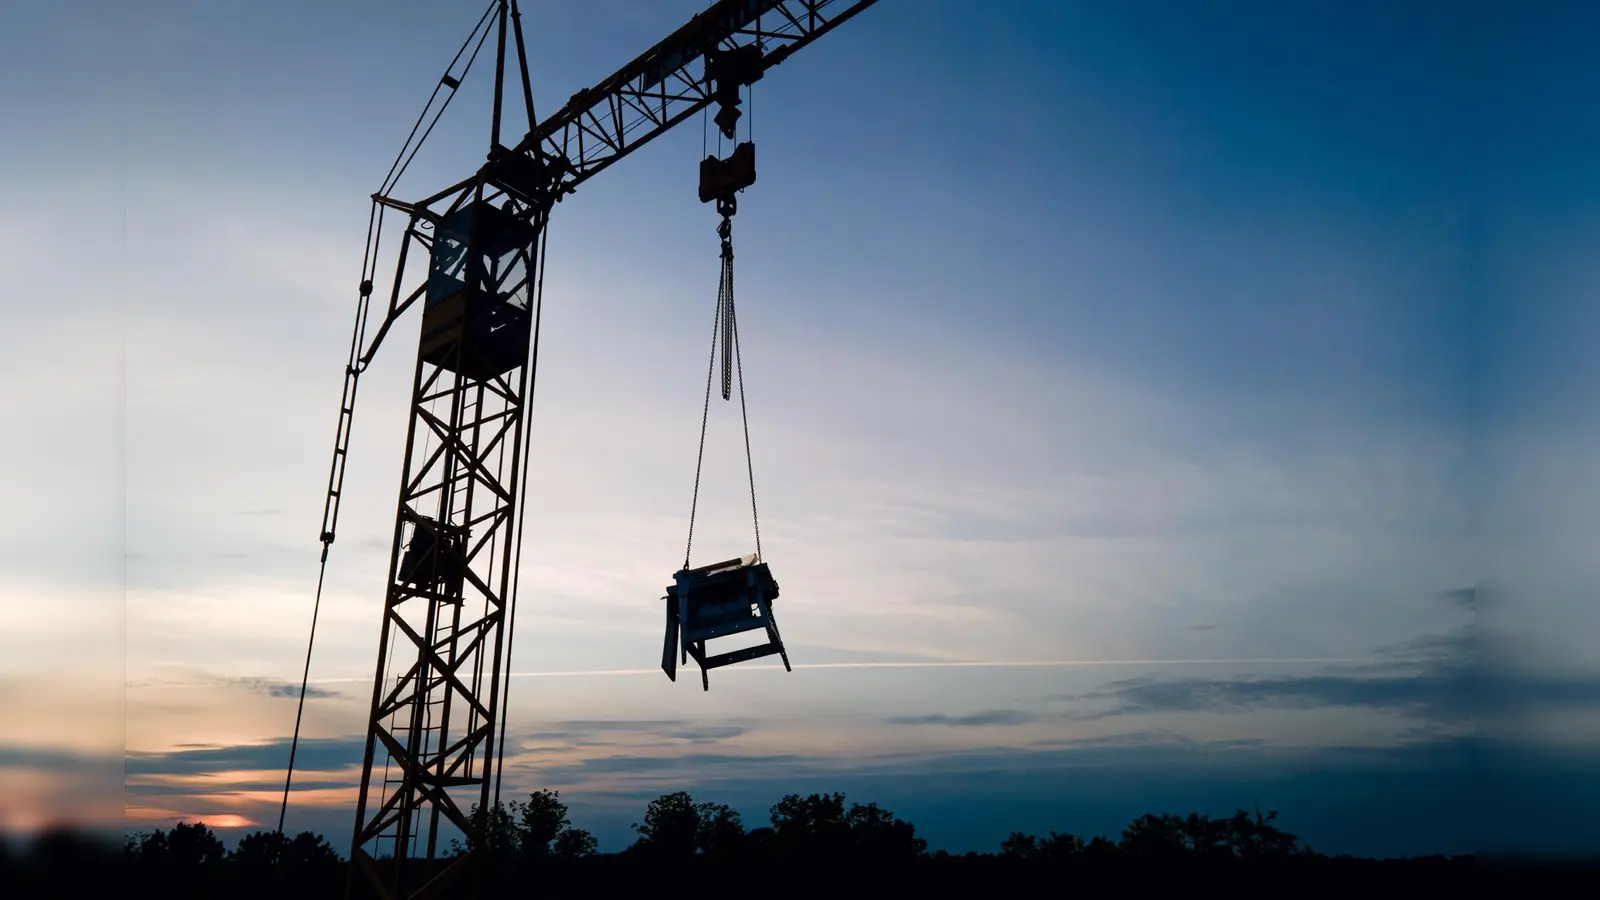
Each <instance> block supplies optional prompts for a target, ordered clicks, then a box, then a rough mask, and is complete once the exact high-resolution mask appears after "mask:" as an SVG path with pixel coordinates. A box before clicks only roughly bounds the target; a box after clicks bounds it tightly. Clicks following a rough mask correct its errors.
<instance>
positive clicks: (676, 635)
mask: <svg viewBox="0 0 1600 900" xmlns="http://www.w3.org/2000/svg"><path fill="white" fill-rule="evenodd" d="M759 62H760V54H759V51H756V52H754V53H753V54H752V53H750V52H743V53H728V54H708V55H707V75H708V77H709V79H710V80H711V81H713V82H714V84H715V88H714V89H713V91H712V94H713V96H714V97H715V98H716V99H717V101H718V102H719V103H720V104H721V106H722V112H721V113H719V114H718V116H717V126H718V128H719V129H721V131H722V133H723V135H724V136H726V137H728V138H732V137H734V123H735V122H737V121H738V118H739V111H738V110H737V109H736V108H735V107H736V106H737V105H738V103H739V86H740V85H741V84H749V83H750V82H751V81H753V80H755V78H758V77H760V68H761V67H760V65H759ZM755 178H756V175H755V144H753V143H751V142H749V141H745V142H744V143H741V144H739V145H738V146H737V147H736V148H735V149H734V151H733V153H732V154H730V155H729V156H728V158H727V159H725V160H719V159H717V158H716V157H714V156H713V157H707V158H706V159H704V160H703V161H702V162H701V164H700V201H701V202H702V203H709V202H711V201H713V200H715V201H716V203H717V212H718V213H719V214H720V215H721V216H722V222H721V224H719V225H718V226H717V235H718V237H720V238H721V239H722V277H721V281H720V283H719V284H718V286H717V313H716V317H715V319H713V324H712V327H711V359H710V360H709V362H708V363H707V367H706V399H705V403H706V406H705V410H704V411H703V413H702V416H701V419H700V462H697V463H696V464H695V473H694V502H693V503H692V504H691V505H690V507H689V541H688V545H687V546H686V547H685V548H684V554H683V568H681V569H679V570H678V571H677V572H676V573H675V574H674V575H673V583H672V585H671V586H669V587H668V588H667V595H666V596H665V597H664V598H662V599H663V601H664V602H665V603H666V613H667V633H666V636H665V638H664V639H663V642H662V648H661V670H662V671H664V672H666V673H667V677H668V678H670V679H672V680H673V681H677V680H678V664H679V663H680V662H682V663H687V662H688V661H689V657H691V656H693V657H694V661H695V662H696V663H699V665H700V685H701V687H702V688H703V689H705V690H710V689H711V678H710V674H709V673H710V671H711V670H712V669H715V668H719V667H721V666H729V665H733V664H734V663H741V662H748V661H749V660H752V659H760V658H761V657H764V656H771V655H773V654H777V655H778V656H780V657H781V658H782V659H783V668H784V670H785V671H793V669H792V668H790V666H789V654H788V651H786V650H785V649H784V647H783V640H782V639H781V638H780V637H779V636H778V623H777V620H776V619H774V618H773V616H772V601H774V600H776V599H777V598H778V582H776V581H774V580H773V578H772V571H771V570H770V569H768V568H767V564H766V563H764V562H762V561H761V518H760V515H759V514H758V513H757V511H756V480H755V466H754V464H753V463H752V462H751V459H750V417H749V413H748V410H747V408H746V406H745V402H744V364H743V362H742V360H741V359H740V354H739V329H738V319H737V317H736V316H735V314H734V306H733V216H734V214H735V213H736V212H737V210H738V206H737V203H736V201H735V196H734V195H735V194H736V193H737V192H739V191H740V190H743V189H744V188H747V187H749V186H750V185H752V184H754V183H755ZM719 346H720V347H721V350H722V353H721V356H722V399H724V400H731V399H733V385H734V378H735V376H736V375H737V378H738V385H739V412H740V415H741V416H742V417H743V419H744V449H745V467H746V470H747V471H748V473H749V475H750V517H751V519H752V521H753V523H754V525H755V538H756V540H755V544H756V552H755V553H754V554H752V555H750V556H744V557H740V558H739V559H731V560H727V561H725V562H719V563H714V564H712V565H709V566H701V567H699V568H691V567H690V565H689V555H690V550H691V549H692V548H693V547H694V517H695V509H696V507H697V506H698V504H699V500H700V472H701V468H700V467H701V463H703V462H704V460H705V446H706V422H707V420H708V416H709V413H710V411H711V379H712V375H713V373H714V372H715V371H716V365H717V356H718V353H717V349H718V347H719ZM754 631H760V632H764V633H765V635H766V642H765V643H761V644H757V645H755V646H746V647H741V648H738V649H733V650H727V651H725V652H722V653H711V652H709V651H708V650H707V649H706V644H707V642H709V641H712V640H717V639H720V638H726V637H731V636H733V635H738V634H745V633H747V632H754Z"/></svg>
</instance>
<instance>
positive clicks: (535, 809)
mask: <svg viewBox="0 0 1600 900" xmlns="http://www.w3.org/2000/svg"><path fill="white" fill-rule="evenodd" d="M472 814H473V815H474V816H476V817H478V820H479V821H480V822H481V823H482V825H483V827H482V829H481V834H482V838H481V840H479V841H478V842H477V843H476V844H475V845H474V846H473V849H475V850H479V851H481V852H482V854H483V855H484V857H486V860H487V862H488V863H489V865H488V866H487V868H486V869H485V870H484V878H485V880H484V882H483V887H484V889H485V892H484V893H483V894H482V896H483V897H485V898H487V897H496V898H499V897H507V898H510V897H525V896H527V897H531V896H534V895H535V894H538V895H541V896H543V895H554V896H563V895H566V894H573V895H578V894H598V895H602V896H607V895H612V894H616V893H619V892H623V891H651V890H654V891H659V890H661V889H663V888H664V886H665V885H667V884H681V885H692V884H697V883H701V880H702V879H705V880H709V881H712V882H716V883H721V882H722V881H729V883H738V884H743V883H745V882H749V883H750V884H751V885H759V886H760V890H761V892H762V893H763V894H764V895H766V896H774V895H776V896H794V895H806V896H812V895H815V894H816V893H817V892H819V891H823V890H829V891H838V890H841V889H849V888H852V887H853V888H866V887H868V884H869V882H871V885H872V886H873V887H888V888H892V889H895V890H900V891H905V890H913V889H914V890H923V889H928V890H932V889H935V888H937V889H938V890H939V891H940V893H950V892H952V891H954V892H957V893H961V892H983V893H985V894H989V893H994V892H996V891H1000V892H1004V891H1007V890H1014V891H1018V892H1021V891H1024V890H1033V889H1034V888H1035V887H1037V886H1046V887H1049V886H1052V885H1054V886H1056V887H1059V886H1061V885H1064V884H1073V885H1077V886H1079V887H1083V888H1087V887H1088V886H1090V885H1094V884H1100V883H1102V879H1103V878H1111V879H1114V882H1113V883H1116V884H1119V885H1121V886H1122V887H1123V888H1129V887H1132V886H1135V885H1140V884H1149V883H1151V882H1158V881H1170V880H1173V879H1177V880H1179V881H1182V882H1184V883H1186V884H1189V885H1191V886H1195V885H1198V884H1199V883H1201V882H1205V883H1206V884H1218V885H1223V886H1229V885H1231V886H1234V887H1237V886H1239V885H1240V884H1242V883H1245V882H1250V883H1261V884H1263V886H1266V884H1265V882H1270V883H1271V885H1273V886H1275V887H1278V888H1282V889H1292V888H1295V887H1299V886H1306V885H1313V884H1314V885H1316V886H1318V887H1327V886H1328V885H1329V884H1330V883H1343V884H1346V885H1353V884H1357V883H1359V884H1374V885H1377V884H1381V885H1383V886H1386V887H1393V886H1395V885H1397V884H1411V883H1427V884H1429V885H1430V886H1432V887H1433V888H1435V889H1437V887H1440V886H1443V885H1444V884H1446V883H1457V882H1458V881H1459V882H1461V883H1465V881H1464V879H1465V878H1470V879H1472V882H1471V883H1472V884H1473V885H1474V886H1475V887H1481V886H1483V885H1484V884H1485V883H1486V879H1487V880H1493V879H1494V878H1497V877H1502V876H1503V875H1504V871H1505V870H1489V873H1488V874H1486V872H1485V870H1483V869H1482V868H1481V867H1476V864H1475V862H1474V861H1473V860H1471V859H1470V858H1462V859H1452V860H1446V859H1442V858H1440V859H1433V860H1421V861H1416V860H1413V861H1407V862H1402V863H1375V862H1373V861H1365V860H1352V859H1349V858H1347V857H1344V858H1329V857H1326V856H1322V855H1320V854H1317V853H1314V852H1312V851H1311V850H1310V849H1309V848H1307V847H1305V846H1304V845H1303V843H1302V842H1301V841H1300V840H1299V838H1298V837H1297V836H1295V835H1294V834H1292V833H1290V832H1288V831H1285V830H1283V829H1282V828H1281V827H1280V826H1279V824H1278V815H1277V813H1276V812H1268V813H1266V814H1264V815H1263V814H1261V813H1259V812H1256V813H1248V812H1245V811H1242V810H1241V811H1237V812H1235V813H1234V814H1233V815H1231V816H1225V817H1220V818H1211V817H1208V816H1204V815H1199V814H1190V815H1186V816H1177V815H1170V814H1148V815H1144V816H1140V817H1139V818H1137V819H1135V820H1133V821H1132V822H1130V823H1128V825H1127V827H1125V828H1124V829H1123V830H1122V831H1121V833H1120V834H1119V835H1117V836H1116V837H1115V838H1111V837H1103V836H1102V837H1087V838H1086V837H1083V836H1080V835H1075V834H1067V833H1061V832H1054V831H1052V832H1049V833H1046V834H1044V835H1034V834H1025V833H1021V832H1015V833H1012V834H1011V835H1009V836H1008V837H1007V838H1006V839H1005V840H1003V841H1001V842H1000V843H999V845H998V846H997V847H996V848H995V849H996V851H997V852H992V853H975V852H974V853H966V854H960V855H953V854H950V853H947V852H945V851H943V850H937V851H933V852H930V851H929V849H928V846H927V843H926V841H924V840H923V838H922V837H920V836H919V835H918V834H917V833H916V828H915V827H914V826H913V825H912V824H911V823H910V822H908V821H905V820H903V819H901V818H899V817H897V816H896V815H895V814H894V813H893V812H891V811H890V810H887V809H884V808H882V807H880V806H878V805H877V804H875V803H865V804H863V803H856V802H850V801H848V800H847V799H846V798H845V796H844V795H843V794H839V793H832V794H810V795H805V796H802V795H799V794H790V795H788V796H785V797H783V798H782V799H780V800H779V801H778V802H777V803H775V804H773V805H772V807H771V808H770V809H769V810H767V816H766V817H765V821H763V822H746V821H745V820H744V819H743V818H742V817H741V816H740V814H739V812H738V811H737V810H734V809H732V808H731V807H729V806H726V805H723V804H719V803H711V802H704V801H698V800H696V799H695V798H694V797H692V796H691V795H690V794H688V793H687V792H683V791H677V792H674V793H670V794H666V795H663V796H661V797H658V798H656V799H655V800H653V801H651V802H650V803H649V804H648V805H647V806H646V808H645V810H644V814H643V815H642V816H641V817H640V821H639V822H637V823H635V824H634V826H633V828H634V832H635V835H636V837H635V840H634V841H633V843H632V844H631V845H630V846H629V847H627V848H626V849H624V850H622V851H620V852H617V853H609V854H598V853H596V852H595V850H596V847H595V839H594V837H593V836H592V835H590V834H589V833H588V832H587V831H584V830H582V829H580V828H577V827H575V826H574V825H573V823H572V822H571V820H570V817H569V815H568V808H567V805H566V804H565V803H564V802H562V800H561V798H560V796H559V794H558V793H557V792H555V791H537V792H535V793H533V794H530V795H529V796H528V797H527V799H525V800H520V801H514V802H512V803H509V804H505V805H503V806H495V807H492V808H490V809H488V810H478V809H474V810H473V812H472ZM452 849H453V852H461V851H463V850H465V849H467V848H466V847H463V846H461V845H459V844H457V845H455V846H454V847H453V848H452ZM52 852H53V853H54V855H55V857H54V858H57V859H60V860H70V859H74V858H81V857H82V854H81V853H80V854H79V856H78V857H74V856H73V854H72V853H71V852H69V851H68V850H62V849H59V847H58V849H56V850H55V851H52ZM7 866H9V867H10V868H11V870H12V872H19V871H31V872H33V873H34V876H29V877H36V876H37V874H38V872H40V871H43V870H42V869H41V868H40V864H35V863H30V862H27V861H26V860H23V859H22V858H21V857H18V856H17V855H16V854H13V855H12V856H11V857H10V858H9V860H8V858H7V857H6V856H4V855H0V869H3V868H5V867H7ZM30 866H31V868H30ZM78 868H79V869H81V868H82V866H78ZM121 869H122V871H121V872H119V873H118V874H117V876H116V877H117V878H118V879H124V878H126V879H129V880H128V881H125V882H119V883H122V884H126V885H128V886H129V887H133V888H137V887H138V886H139V885H145V886H155V887H159V889H160V890H161V891H162V892H163V893H164V895H165V896H166V897H168V898H169V900H170V898H173V897H177V896H233V897H255V896H293V897H295V898H296V900H313V898H317V897H324V896H326V897H334V896H339V895H341V893H342V889H343V884H344V874H345V864H344V863H343V861H342V860H340V858H339V855H338V854H337V853H335V852H334V849H333V847H332V846H330V845H329V844H328V842H327V841H326V840H324V839H323V838H321V837H320V836H317V835H314V834H311V833H309V832H306V833H302V834H300V835H296V836H295V837H293V838H290V839H287V840H284V839H280V838H279V837H278V836H277V835H275V834H273V833H271V832H256V833H253V834H249V835H246V836H245V837H243V838H242V839H240V840H239V842H238V843H237V845H236V846H235V847H234V848H233V849H232V850H231V851H230V850H227V849H226V848H225V847H224V846H223V844H222V842H221V841H220V840H219V839H218V838H217V837H216V835H215V834H213V833H212V832H211V831H210V830H209V829H208V828H206V827H205V826H204V825H200V824H194V823H183V824H179V825H177V826H176V827H174V828H172V829H168V830H165V831H163V830H157V831H153V832H148V833H145V834H141V835H135V836H133V837H130V838H129V839H128V840H127V844H126V846H125V848H124V865H123V866H122V867H121ZM1493 871H1500V872H1501V875H1494V874H1493ZM724 876H726V877H724ZM1518 877H1519V878H1520V877H1521V876H1518ZM1564 877H1569V880H1570V878H1572V877H1576V878H1580V879H1582V878H1587V879H1589V881H1590V882H1591V886H1592V882H1593V881H1594V879H1595V875H1594V874H1592V873H1590V872H1584V873H1579V874H1577V875H1572V876H1564ZM1262 879H1264V880H1265V881H1264V882H1263V881H1262ZM45 880H46V881H48V882H49V883H50V884H52V885H55V886H59V885H60V881H59V879H57V878H56V877H55V876H50V877H49V878H46V879H45ZM6 883H8V882H7V881H5V880H4V877H3V876H0V884H6ZM753 889H754V888H752V890H753ZM19 896H20V895H19Z"/></svg>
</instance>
